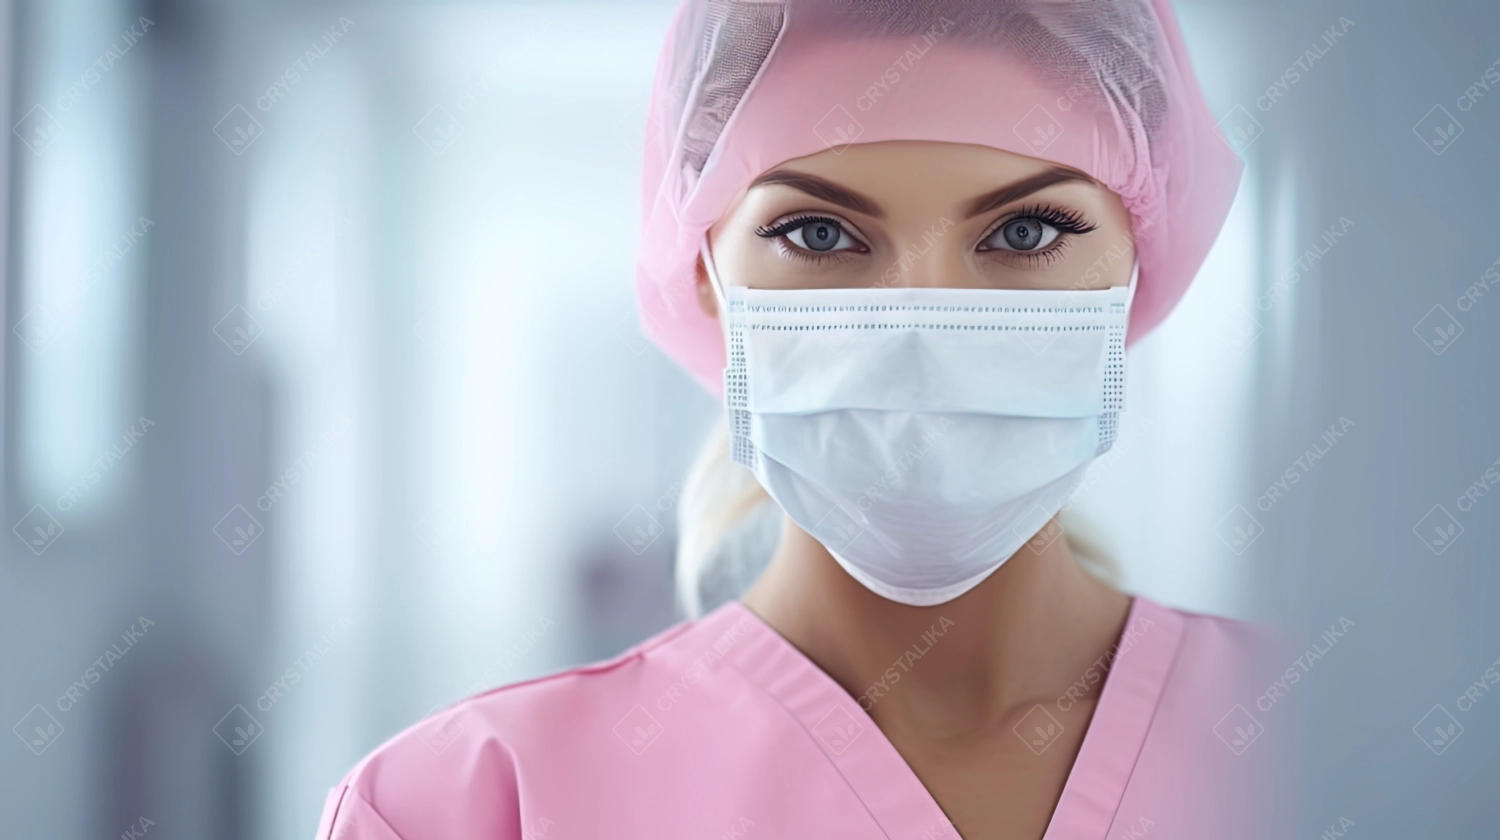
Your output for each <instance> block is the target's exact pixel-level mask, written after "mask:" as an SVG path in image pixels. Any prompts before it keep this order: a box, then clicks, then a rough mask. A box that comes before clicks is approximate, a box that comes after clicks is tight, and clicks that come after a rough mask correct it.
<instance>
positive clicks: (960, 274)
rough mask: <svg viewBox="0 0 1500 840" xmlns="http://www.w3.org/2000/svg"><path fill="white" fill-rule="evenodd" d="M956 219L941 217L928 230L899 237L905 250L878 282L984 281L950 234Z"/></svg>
mask: <svg viewBox="0 0 1500 840" xmlns="http://www.w3.org/2000/svg"><path fill="white" fill-rule="evenodd" d="M950 227H952V223H951V222H949V221H947V220H946V219H940V220H939V221H938V222H937V223H936V224H933V225H932V226H931V227H929V228H928V229H927V230H924V231H921V232H914V233H912V234H909V235H908V236H906V237H905V238H904V240H898V241H901V242H902V243H903V248H902V250H901V251H900V252H899V253H898V254H897V255H896V258H895V260H894V261H893V262H892V264H891V265H890V267H889V268H887V269H886V270H885V273H884V274H882V275H881V277H880V279H879V281H878V282H877V284H876V285H881V286H906V287H914V288H918V287H921V288H955V289H957V288H968V287H974V286H979V285H981V284H980V283H978V281H977V280H976V278H974V277H973V276H972V269H971V266H970V264H969V261H968V260H967V259H966V254H965V253H964V249H963V248H962V246H961V245H960V244H959V243H958V242H957V241H955V240H954V239H953V238H952V237H950V236H948V235H946V234H947V232H948V230H949V228H950Z"/></svg>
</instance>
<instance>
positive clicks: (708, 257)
mask: <svg viewBox="0 0 1500 840" xmlns="http://www.w3.org/2000/svg"><path fill="white" fill-rule="evenodd" d="M698 255H699V257H700V258H701V259H702V260H703V270H704V271H705V272H707V273H708V284H709V285H710V286H713V289H714V303H715V305H716V306H717V308H718V310H719V328H720V331H721V332H723V334H724V343H725V346H726V347H727V346H729V302H728V301H727V300H726V299H725V294H724V286H723V284H722V283H720V282H719V272H718V271H717V270H716V269H715V268H714V258H713V255H712V254H710V253H709V252H708V231H706V230H705V231H704V232H703V240H702V241H700V242H699V243H698Z"/></svg>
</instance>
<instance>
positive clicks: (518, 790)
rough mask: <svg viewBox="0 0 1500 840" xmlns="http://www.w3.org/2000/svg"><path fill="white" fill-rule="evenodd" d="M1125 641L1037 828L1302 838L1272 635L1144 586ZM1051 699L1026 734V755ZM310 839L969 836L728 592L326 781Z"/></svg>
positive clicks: (430, 723)
mask: <svg viewBox="0 0 1500 840" xmlns="http://www.w3.org/2000/svg"><path fill="white" fill-rule="evenodd" d="M1117 649H1118V651H1119V652H1118V654H1117V655H1116V656H1115V659H1114V662H1113V664H1112V666H1111V667H1110V668H1109V670H1108V675H1107V677H1105V678H1104V679H1103V688H1102V693H1100V694H1099V700H1098V704H1097V706H1096V707H1095V711H1094V715H1093V718H1092V720H1091V722H1090V723H1089V725H1088V731H1087V732H1086V733H1085V734H1084V738H1083V742H1082V744H1081V746H1080V747H1079V752H1078V756H1077V758H1076V760H1075V762H1074V765H1073V768H1072V771H1071V773H1070V775H1069V776H1068V779H1067V782H1066V784H1065V787H1064V789H1063V792H1062V797H1061V799H1059V800H1058V803H1057V807H1056V809H1055V811H1054V812H1053V814H1052V820H1051V823H1050V824H1049V825H1048V827H1047V831H1046V834H1045V835H1044V837H1043V840H1084V838H1088V840H1105V838H1110V840H1117V838H1118V840H1136V838H1140V839H1141V840H1166V838H1178V837H1181V838H1195V839H1196V838H1203V837H1214V838H1224V837H1240V836H1244V837H1277V836H1289V835H1287V834H1285V833H1280V829H1279V828H1278V827H1274V826H1270V825H1268V824H1267V822H1266V820H1267V819H1268V818H1272V817H1275V816H1276V815H1283V814H1285V813H1286V808H1285V803H1284V802H1282V801H1281V800H1279V799H1278V796H1279V794H1278V792H1277V783H1278V782H1280V783H1286V782H1287V781H1288V779H1289V777H1288V776H1287V775H1286V774H1285V773H1284V771H1285V770H1286V767H1285V766H1284V762H1283V761H1282V760H1281V759H1280V758H1277V757H1276V756H1278V755H1279V754H1280V750H1279V747H1278V746H1277V745H1276V743H1275V742H1276V741H1278V740H1280V741H1281V742H1282V743H1283V744H1284V743H1286V739H1287V737H1289V736H1291V730H1290V728H1289V726H1288V724H1289V723H1290V716H1289V715H1288V714H1286V713H1283V712H1279V711H1278V710H1276V709H1275V704H1274V703H1273V704H1272V707H1271V711H1270V712H1269V713H1268V712H1267V711H1265V710H1264V709H1263V708H1262V709H1260V710H1259V711H1257V706H1258V705H1259V706H1262V707H1263V706H1264V705H1265V703H1264V699H1263V698H1264V693H1263V691H1264V689H1265V685H1260V686H1259V687H1258V688H1257V687H1256V686H1257V683H1271V682H1272V681H1273V680H1274V679H1275V678H1276V676H1279V673H1280V670H1281V669H1278V668H1276V667H1274V666H1275V665H1276V664H1278V662H1277V661H1276V660H1272V659H1268V658H1267V651H1268V645H1267V643H1266V637H1265V636H1264V634H1263V633H1262V632H1261V631H1260V629H1259V628H1258V627H1256V626H1254V625H1249V624H1244V623H1241V622H1236V621H1230V620H1226V619H1219V618H1211V617H1208V616H1202V615H1197V614H1193V613H1186V612H1181V611H1177V610H1173V609H1168V608H1166V607H1163V606H1161V605H1159V604H1155V603H1153V602H1151V601H1148V600H1146V599H1144V598H1139V597H1137V598H1135V599H1134V601H1133V603H1132V605H1131V608H1130V613H1129V617H1128V618H1127V620H1126V625H1125V631H1124V633H1123V634H1122V636H1121V640H1120V642H1119V644H1118V648H1117ZM1279 664H1285V663H1279ZM1096 681H1097V677H1096ZM1089 691H1101V689H1099V688H1098V686H1097V684H1096V685H1094V686H1092V687H1091V688H1090V689H1089ZM1257 695H1260V698H1259V699H1260V700H1261V702H1260V703H1259V704H1258V703H1257V699H1258V697H1257ZM1058 702H1059V703H1066V702H1068V701H1066V700H1065V699H1062V698H1060V699H1059V701H1058ZM1048 705H1051V704H1050V703H1047V704H1041V709H1042V712H1046V707H1047V706H1048ZM1039 714H1041V713H1039V712H1038V711H1037V710H1036V709H1033V710H1032V712H1031V713H1030V714H1028V716H1027V717H1026V718H1025V719H1023V721H1022V724H1021V725H1019V726H1018V727H1017V736H1018V737H1023V734H1024V735H1025V736H1027V737H1031V741H1030V743H1031V744H1034V745H1035V744H1040V747H1038V746H1033V747H1032V749H1033V751H1038V749H1040V750H1045V749H1046V746H1047V745H1048V744H1047V743H1046V742H1045V740H1044V739H1040V738H1037V737H1033V736H1032V734H1031V733H1030V732H1029V731H1026V730H1027V728H1028V727H1030V726H1031V725H1032V724H1034V723H1038V722H1040V721H1042V720H1043V718H1041V717H1039V716H1038V715H1039ZM1278 714H1279V715H1280V717H1278V716H1277V715H1278ZM1262 721H1272V722H1268V723H1263V722H1262ZM1268 731H1274V732H1277V733H1278V734H1279V735H1280V736H1281V737H1280V738H1279V739H1278V738H1277V737H1274V736H1268V735H1266V733H1267V732H1268ZM1263 736H1265V737H1263ZM1023 740H1024V738H1023ZM1266 832H1273V833H1266ZM317 837H318V840H330V838H331V840H439V838H443V840H455V838H476V840H477V838H484V839H485V840H522V839H523V838H524V840H541V838H545V840H573V838H580V840H581V838H589V840H597V838H601V837H609V838H651V839H652V840H665V838H752V839H753V838H766V840H772V839H773V838H775V839H776V840H780V839H781V838H856V839H857V840H863V838H870V840H874V838H902V840H936V839H937V838H946V840H955V838H958V837H959V834H958V831H957V829H955V828H954V826H953V825H952V824H951V823H949V821H948V819H947V817H946V816H945V815H944V814H943V811H942V810H941V809H940V808H939V807H938V804H937V802H936V801H935V800H934V799H933V797H932V795H931V794H930V793H929V792H928V791H927V789H926V788H925V787H923V785H922V783H921V781H920V780H919V779H918V778H917V776H916V774H915V773H914V772H913V771H912V769H911V768H910V766H909V765H907V764H906V762H905V761H904V760H903V759H902V757H901V756H900V754H899V753H897V751H896V749H895V747H894V746H892V744H891V742H890V741H888V740H887V739H886V738H885V736H884V735H883V734H882V733H881V731H880V730H879V729H878V728H877V727H876V726H875V724H874V722H873V721H872V720H871V718H870V717H869V716H868V715H867V714H866V713H865V711H864V710H863V709H862V708H861V706H860V703H859V701H858V699H857V698H855V697H853V696H850V694H849V693H848V692H846V691H845V690H844V689H843V688H842V687H841V686H840V685H839V684H838V683H836V682H834V680H833V679H832V678H831V677H829V676H828V675H827V674H826V673H825V672H823V671H822V670H821V669H819V668H818V667H817V666H816V665H815V664H813V662H812V661H811V660H809V659H808V658H807V657H806V656H805V655H803V654H802V652H801V651H799V650H798V649H797V648H796V647H794V646H793V645H792V644H791V643H790V642H788V641H786V640H785V639H784V638H782V637H781V636H780V635H779V634H777V633H776V631H774V630H772V629H771V628H770V626H768V625H767V624H765V623H764V622H763V621H761V619H760V618H759V617H757V616H756V615H755V614H754V613H753V612H751V611H750V610H749V609H748V608H747V607H745V606H744V605H743V604H741V603H740V602H738V601H730V602H728V603H727V604H725V605H723V606H721V607H719V608H718V609H717V610H715V611H714V612H712V613H710V614H709V615H707V616H705V617H704V618H702V619H700V620H698V621H692V622H683V623H681V624H678V625H676V626H674V627H672V628H670V629H668V630H666V631H664V632H662V633H660V634H658V635H657V636H655V637H653V638H651V639H648V640H646V641H645V642H642V643H641V644H639V645H637V646H635V647H633V648H631V649H630V650H627V651H625V652H624V653H622V654H620V655H619V656H617V657H615V658H614V659H611V660H608V661H605V662H600V663H597V664H593V665H585V666H583V667H579V668H574V669H572V670H569V671H565V672H562V673H559V674H554V675H551V676H547V677H542V678H539V679H535V680H531V681H529V682H523V683H518V684H516V685H511V686H507V687H504V688H499V689H495V690H493V691H489V692H486V693H484V694H480V695H477V696H474V697H471V698H469V699H467V700H464V701H462V702H460V703H458V704H457V705H455V706H453V707H451V708H449V709H448V710H446V711H444V712H441V713H439V714H437V715H435V716H433V717H430V718H428V719H426V720H424V721H422V722H420V723H418V724H416V725H415V726H413V727H411V728H409V729H407V730H406V731H405V732H402V733H401V734H399V735H397V736H396V737H394V738H392V739H391V740H390V741H387V742H386V743H385V744H384V745H382V746H380V747H379V748H378V749H376V750H375V751H374V752H373V753H371V754H370V755H369V756H368V757H366V758H365V759H364V760H363V761H361V762H360V763H359V764H358V765H357V766H355V768H354V769H353V770H352V771H350V772H349V774H348V775H347V776H346V777H345V778H344V779H343V781H341V782H340V783H339V784H338V785H337V786H335V787H334V788H333V790H332V791H330V792H329V794H328V798H327V801H326V803H325V805H324V810H323V818H322V821H321V824H320V825H319V827H318V834H317Z"/></svg>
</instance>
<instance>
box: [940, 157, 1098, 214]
mask: <svg viewBox="0 0 1500 840" xmlns="http://www.w3.org/2000/svg"><path fill="white" fill-rule="evenodd" d="M1070 181H1082V182H1084V183H1086V184H1092V183H1095V181H1094V179H1093V178H1090V177H1089V176H1087V175H1085V174H1083V173H1082V172H1079V171H1078V170H1076V169H1063V168H1061V167H1055V166H1054V167H1050V168H1048V169H1046V170H1044V171H1042V172H1038V173H1037V174H1035V175H1033V176H1031V177H1030V178H1025V179H1022V180H1020V181H1017V182H1015V183H1014V184H1007V185H1006V186H1003V187H1001V188H1000V189H998V190H993V191H991V192H987V193H985V194H984V195H981V196H979V197H978V198H976V199H974V200H973V201H970V202H969V205H968V208H969V209H968V210H967V211H965V213H964V218H966V219H972V218H974V217H975V216H978V215H979V214H980V213H988V212H989V211H991V210H994V209H995V208H996V207H1004V206H1005V205H1007V204H1009V203H1011V202H1012V201H1015V200H1016V199H1018V198H1025V197H1026V196H1028V195H1031V194H1032V193H1034V192H1040V191H1041V190H1044V189H1046V188H1047V187H1050V186H1053V185H1054V184H1066V183H1068V182H1070Z"/></svg>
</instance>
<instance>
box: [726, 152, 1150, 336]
mask: <svg viewBox="0 0 1500 840" xmlns="http://www.w3.org/2000/svg"><path fill="white" fill-rule="evenodd" d="M1130 231H1131V229H1130V214H1129V212H1128V211H1126V209H1125V206H1124V204H1123V203H1121V201H1120V198H1119V196H1117V195H1115V194H1114V193H1113V192H1111V191H1110V190H1108V189H1106V188H1104V187H1103V186H1101V185H1099V184H1098V183H1096V182H1095V181H1093V180H1092V179H1091V178H1089V177H1088V176H1086V175H1084V174H1083V173H1081V172H1078V171H1077V170H1073V169H1067V168H1064V167H1060V166H1057V165H1055V164H1052V163H1048V162H1046V161H1043V160H1038V159H1036V158H1030V157H1025V156H1022V155H1017V154H1013V153H1011V152H1005V151H1001V150H999V149H993V148H990V147H987V146H971V145H966V144H958V143H942V142H936V141H926V140H901V141H888V142H881V143H863V144H855V145H852V146H848V147H847V148H845V149H844V150H843V152H842V153H841V154H835V153H834V152H833V150H831V149H830V150H826V151H822V152H818V153H817V154H814V155H808V156H807V157H803V158H797V159H795V160H790V161H787V162H786V163H784V164H782V165H780V166H777V167H776V168H774V169H772V170H771V171H770V172H767V173H765V174H764V175H762V176H761V177H760V178H758V179H756V181H755V182H754V183H753V184H752V185H751V186H750V188H749V189H748V190H747V192H746V193H745V195H744V196H743V197H742V198H741V199H740V201H739V202H738V203H737V204H735V205H734V206H732V207H731V208H730V209H729V211H728V212H727V213H725V214H724V216H723V217H722V218H720V219H719V221H718V222H717V223H716V224H715V225H714V226H713V227H712V228H710V229H709V250H710V253H711V254H712V255H713V260H714V266H715V268H716V269H717V270H718V274H719V279H720V281H721V282H723V283H726V284H738V285H744V286H750V287H753V288H759V289H829V288H865V287H876V286H942V287H952V288H972V289H1057V290H1069V289H1075V290H1087V289H1102V288H1105V287H1108V286H1123V285H1125V284H1126V283H1128V282H1129V281H1130V271H1131V265H1132V263H1133V261H1134V257H1135V250H1134V243H1133V241H1132V238H1131V233H1130ZM698 300H699V304H700V305H701V306H702V307H703V309H704V311H705V312H707V313H709V314H710V315H712V314H715V311H716V306H715V299H714V293H713V289H712V287H711V286H710V285H709V283H708V276H707V274H706V272H705V271H704V268H703V266H702V263H701V261H700V263H699V266H698Z"/></svg>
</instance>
